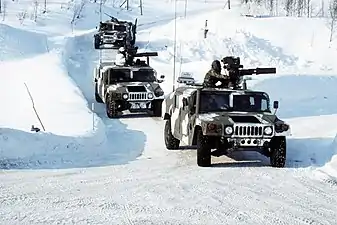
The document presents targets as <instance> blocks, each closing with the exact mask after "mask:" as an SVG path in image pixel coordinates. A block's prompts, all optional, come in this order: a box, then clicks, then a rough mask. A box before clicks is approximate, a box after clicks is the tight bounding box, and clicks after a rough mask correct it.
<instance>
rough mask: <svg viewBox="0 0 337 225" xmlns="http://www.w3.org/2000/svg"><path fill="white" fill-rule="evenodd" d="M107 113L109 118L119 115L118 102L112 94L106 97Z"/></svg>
mask: <svg viewBox="0 0 337 225" xmlns="http://www.w3.org/2000/svg"><path fill="white" fill-rule="evenodd" d="M106 114H107V116H108V117H109V118H116V117H117V104H116V101H115V100H113V99H112V98H111V95H108V96H107V99H106Z"/></svg>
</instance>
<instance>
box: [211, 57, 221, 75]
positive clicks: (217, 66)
mask: <svg viewBox="0 0 337 225" xmlns="http://www.w3.org/2000/svg"><path fill="white" fill-rule="evenodd" d="M212 70H214V71H215V72H217V73H220V72H221V64H220V61H219V60H214V61H213V62H212Z"/></svg>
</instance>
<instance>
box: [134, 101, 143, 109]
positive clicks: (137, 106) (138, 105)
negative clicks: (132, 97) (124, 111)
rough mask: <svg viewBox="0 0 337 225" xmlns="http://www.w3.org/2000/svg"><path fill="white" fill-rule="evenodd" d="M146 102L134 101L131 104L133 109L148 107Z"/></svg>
mask: <svg viewBox="0 0 337 225" xmlns="http://www.w3.org/2000/svg"><path fill="white" fill-rule="evenodd" d="M146 108H147V107H146V104H145V103H142V102H140V103H132V104H131V109H146Z"/></svg>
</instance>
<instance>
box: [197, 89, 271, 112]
mask: <svg viewBox="0 0 337 225" xmlns="http://www.w3.org/2000/svg"><path fill="white" fill-rule="evenodd" d="M230 95H231V93H230V92H201V94H200V108H199V112H200V113H206V112H221V111H240V112H270V108H269V99H268V97H267V96H265V95H264V94H263V93H251V94H242V95H235V94H234V95H232V96H233V107H230V104H229V101H230Z"/></svg>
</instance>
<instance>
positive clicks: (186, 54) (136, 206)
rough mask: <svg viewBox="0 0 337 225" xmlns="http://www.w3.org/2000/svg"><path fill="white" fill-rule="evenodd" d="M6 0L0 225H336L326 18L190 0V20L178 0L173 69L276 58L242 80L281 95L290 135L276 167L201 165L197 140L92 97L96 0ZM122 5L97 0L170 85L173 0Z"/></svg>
mask: <svg viewBox="0 0 337 225" xmlns="http://www.w3.org/2000/svg"><path fill="white" fill-rule="evenodd" d="M6 2H7V3H6V11H5V12H6V14H5V16H3V14H2V15H1V16H2V18H3V21H2V23H0V49H1V50H0V71H1V82H0V92H1V93H0V101H1V103H2V110H1V114H0V115H1V116H0V169H1V172H0V190H1V191H0V218H1V219H0V224H5V225H10V224H54V223H55V224H56V223H57V224H59V223H64V224H189V225H190V224H254V225H255V224H261V225H262V224H263V225H265V224H273V225H274V224H291V225H295V224H337V213H336V204H337V136H336V135H337V107H336V100H337V94H336V91H335V90H336V86H337V75H336V74H337V67H336V65H335V58H336V56H337V46H336V41H335V40H333V41H332V42H331V43H330V42H329V36H330V34H329V26H328V24H327V19H326V18H304V17H302V18H295V17H282V16H277V17H270V16H269V17H256V18H254V17H244V16H241V15H242V14H246V13H247V12H249V13H252V12H253V11H254V10H252V8H249V10H247V8H245V7H241V8H240V3H239V1H237V2H236V1H234V2H233V3H232V8H231V10H228V9H227V7H225V6H226V5H225V4H224V1H217V0H207V1H205V0H194V1H188V5H187V11H186V12H187V13H186V18H185V17H184V15H185V12H184V8H185V7H184V1H178V2H177V11H178V12H177V15H178V17H179V18H178V19H177V55H176V60H177V68H176V72H177V73H179V72H180V71H184V72H191V73H193V74H194V76H195V77H194V78H195V79H196V80H197V81H202V79H203V76H204V74H205V73H206V72H207V71H208V70H209V68H210V64H211V62H212V60H214V59H219V58H221V57H224V56H226V55H236V56H240V57H241V60H242V64H243V65H244V66H245V67H247V68H248V67H265V66H266V67H269V66H275V67H276V68H277V74H276V75H261V76H256V77H254V80H252V81H249V83H248V84H249V86H250V87H253V88H255V89H259V90H264V91H267V92H268V93H269V94H270V96H271V98H272V100H279V102H280V109H279V110H278V111H277V114H278V115H279V117H280V118H282V119H284V120H286V121H287V122H288V123H289V124H290V125H291V129H292V133H293V135H292V136H291V137H289V139H288V140H287V144H288V149H287V162H286V168H283V169H277V168H271V167H270V166H269V159H267V158H265V157H263V156H261V155H259V154H258V153H235V154H233V155H232V156H231V157H225V156H222V157H220V158H214V160H213V163H214V167H211V168H199V167H197V165H196V152H195V150H194V149H188V148H185V147H182V149H181V150H179V151H168V150H167V149H166V148H165V144H164V141H163V128H164V122H163V121H162V120H161V119H160V118H151V117H148V116H146V115H133V114H127V115H125V116H124V117H123V118H121V119H108V118H107V116H106V113H105V107H104V105H103V104H99V103H96V102H95V99H94V87H93V68H94V67H95V66H96V63H98V61H99V57H100V53H99V51H97V50H95V49H94V48H93V34H94V32H95V27H96V26H97V24H98V22H99V20H100V15H99V8H100V7H99V3H98V2H97V3H95V2H89V1H69V2H67V1H63V0H61V1H57V2H51V3H48V5H47V12H46V13H43V11H44V7H43V1H41V2H40V1H39V2H38V3H39V4H35V5H38V8H37V9H38V10H37V14H35V10H34V4H33V2H32V1H27V0H19V1H13V2H12V1H6ZM47 2H48V1H47ZM83 2H85V5H84V7H83V9H82V11H81V13H80V14H78V12H79V11H78V10H79V9H81V5H82V6H83V4H82V3H83ZM121 2H122V1H116V0H114V1H109V0H108V1H105V4H104V5H103V7H102V10H103V12H105V13H108V14H111V15H115V16H117V17H118V18H119V19H125V20H131V21H134V20H135V19H136V18H138V23H139V24H140V25H139V28H138V33H137V45H138V46H139V47H140V51H158V53H159V56H158V57H154V58H153V59H152V60H151V62H150V63H151V65H152V66H153V67H154V68H156V70H157V71H158V74H165V75H166V80H165V82H164V83H163V85H164V86H163V88H164V90H165V92H166V93H168V92H169V91H171V90H172V82H173V76H172V74H173V54H174V49H173V43H174V33H173V30H174V11H173V10H174V1H163V0H162V1H159V0H145V1H143V4H144V8H143V15H142V16H140V15H139V14H140V11H139V10H140V9H139V7H138V1H130V10H129V11H127V10H126V9H125V8H124V9H122V8H119V7H118V5H119V4H120V3H121ZM319 2H320V1H319ZM254 13H256V12H255V11H254ZM35 15H36V17H35ZM78 15H79V16H78ZM77 16H78V18H77ZM102 19H103V20H105V19H108V16H106V15H103V16H102ZM35 20H36V21H35ZM205 20H208V29H209V32H208V35H207V38H206V39H205V38H204V37H203V35H204V34H203V28H204V23H205ZM219 21H223V22H219ZM112 54H113V53H112V52H111V51H105V52H104V53H102V55H101V56H102V57H105V58H110V57H112ZM32 100H33V102H32ZM33 103H34V108H35V110H36V112H37V113H38V115H36V113H35V111H34V108H33ZM39 119H40V120H41V122H42V124H41V123H40V121H39ZM32 125H33V126H34V127H38V128H39V129H40V132H35V131H32V130H31V127H32ZM42 125H43V126H42ZM43 128H45V131H44V130H43Z"/></svg>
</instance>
